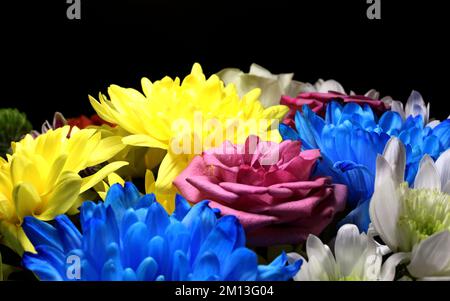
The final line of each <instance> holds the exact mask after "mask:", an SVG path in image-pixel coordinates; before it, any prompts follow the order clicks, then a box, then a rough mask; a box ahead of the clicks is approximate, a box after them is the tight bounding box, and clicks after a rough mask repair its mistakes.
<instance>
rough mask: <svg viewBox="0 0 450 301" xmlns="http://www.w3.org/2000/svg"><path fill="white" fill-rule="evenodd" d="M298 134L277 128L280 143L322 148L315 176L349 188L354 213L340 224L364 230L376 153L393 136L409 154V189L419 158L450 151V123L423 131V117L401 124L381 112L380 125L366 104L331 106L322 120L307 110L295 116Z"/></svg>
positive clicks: (399, 119)
mask: <svg viewBox="0 0 450 301" xmlns="http://www.w3.org/2000/svg"><path fill="white" fill-rule="evenodd" d="M295 124H296V128H297V130H294V129H292V128H290V127H288V126H287V125H284V124H281V125H280V133H281V135H282V137H283V139H284V140H287V139H290V140H301V141H302V148H304V149H315V148H317V149H320V152H321V154H322V160H321V162H320V163H319V164H318V166H317V169H316V173H317V174H318V175H328V176H331V177H332V178H333V180H334V182H336V183H341V184H345V185H347V186H348V191H349V196H348V203H347V204H348V207H349V208H350V209H353V208H355V207H356V209H355V210H354V211H352V212H351V213H350V215H349V216H348V217H347V218H346V219H345V220H344V221H345V222H351V223H355V224H356V225H358V227H359V228H360V229H361V230H367V227H368V225H369V222H370V220H369V214H368V207H369V206H368V205H369V199H370V197H371V196H372V194H373V189H374V179H375V170H376V168H375V163H376V157H377V154H381V153H383V150H384V147H385V145H386V143H387V141H388V140H389V138H390V137H391V136H397V137H399V138H400V140H401V141H402V142H403V143H404V144H405V146H406V149H407V162H406V172H405V180H406V181H408V182H409V183H410V184H412V182H413V180H414V177H415V175H416V173H417V169H418V165H419V162H420V159H421V158H422V156H423V155H424V154H429V155H430V156H431V157H432V158H433V159H437V157H438V156H439V155H440V154H441V153H442V152H443V151H445V150H447V149H448V148H450V120H445V121H443V122H441V123H440V124H439V125H437V126H436V127H435V128H431V127H426V126H424V122H423V118H422V116H420V115H419V116H417V117H412V116H409V117H408V118H407V119H406V120H405V121H403V119H402V117H401V116H400V115H399V114H398V113H397V112H392V111H388V112H385V113H384V114H383V115H382V116H381V117H380V118H379V120H378V118H377V117H376V116H375V114H374V113H373V112H372V109H371V108H370V107H369V106H368V105H363V106H360V105H358V104H355V103H349V104H346V105H345V106H342V105H341V104H339V103H338V102H334V101H333V102H331V103H330V104H328V106H327V111H326V116H325V119H323V118H321V117H320V116H318V115H317V114H315V113H314V112H313V111H312V110H311V109H310V108H309V107H308V106H306V105H305V106H304V107H303V109H302V112H297V113H296V116H295Z"/></svg>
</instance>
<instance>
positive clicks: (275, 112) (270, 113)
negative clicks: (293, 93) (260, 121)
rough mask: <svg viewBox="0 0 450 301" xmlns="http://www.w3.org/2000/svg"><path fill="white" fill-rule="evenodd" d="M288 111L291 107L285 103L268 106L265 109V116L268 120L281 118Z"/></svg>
mask: <svg viewBox="0 0 450 301" xmlns="http://www.w3.org/2000/svg"><path fill="white" fill-rule="evenodd" d="M288 111H289V107H287V106H283V105H278V106H272V107H268V108H267V109H265V110H264V113H263V118H265V119H268V120H270V119H278V120H280V119H281V118H283V117H284V116H285V115H286V114H287V112H288Z"/></svg>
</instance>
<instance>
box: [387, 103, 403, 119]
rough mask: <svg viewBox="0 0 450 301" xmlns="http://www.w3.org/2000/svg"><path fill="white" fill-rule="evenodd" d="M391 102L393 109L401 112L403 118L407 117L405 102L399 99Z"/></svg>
mask: <svg viewBox="0 0 450 301" xmlns="http://www.w3.org/2000/svg"><path fill="white" fill-rule="evenodd" d="M390 104H391V111H392V112H397V113H399V114H400V116H402V118H403V119H405V117H406V116H405V110H404V109H403V103H401V102H400V101H398V100H391V102H390Z"/></svg>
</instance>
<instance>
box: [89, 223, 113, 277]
mask: <svg viewBox="0 0 450 301" xmlns="http://www.w3.org/2000/svg"><path fill="white" fill-rule="evenodd" d="M112 242H115V241H114V240H113V239H112V237H111V233H110V231H109V229H108V226H107V225H106V223H105V221H104V220H101V219H91V220H90V223H89V227H88V228H87V229H86V232H85V233H84V234H83V242H82V245H83V251H84V254H85V256H86V259H87V260H88V261H89V263H90V264H92V267H93V269H95V270H97V271H101V270H102V268H103V264H104V262H105V261H106V257H107V256H106V255H107V252H106V251H107V250H106V248H105V246H108V245H109V244H110V243H112Z"/></svg>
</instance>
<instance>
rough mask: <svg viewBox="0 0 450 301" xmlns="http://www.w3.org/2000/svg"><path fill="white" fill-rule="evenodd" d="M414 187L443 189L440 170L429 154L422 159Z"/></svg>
mask: <svg viewBox="0 0 450 301" xmlns="http://www.w3.org/2000/svg"><path fill="white" fill-rule="evenodd" d="M414 188H416V189H420V188H425V189H439V190H441V179H440V178H439V173H438V170H437V168H436V165H435V164H434V162H433V159H431V157H430V156H428V155H427V154H425V155H424V156H423V158H422V160H420V164H419V171H418V172H417V175H416V178H415V179H414Z"/></svg>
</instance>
